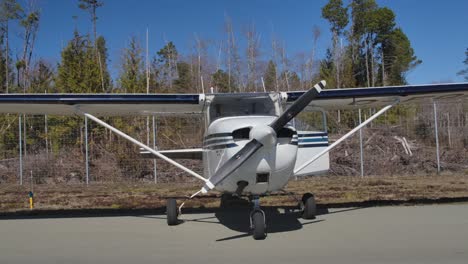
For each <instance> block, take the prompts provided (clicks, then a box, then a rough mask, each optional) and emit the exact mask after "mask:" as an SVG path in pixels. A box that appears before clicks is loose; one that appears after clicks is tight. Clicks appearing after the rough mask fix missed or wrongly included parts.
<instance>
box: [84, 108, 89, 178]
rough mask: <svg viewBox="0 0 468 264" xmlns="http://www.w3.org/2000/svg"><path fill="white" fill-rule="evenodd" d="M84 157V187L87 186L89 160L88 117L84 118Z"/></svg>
mask: <svg viewBox="0 0 468 264" xmlns="http://www.w3.org/2000/svg"><path fill="white" fill-rule="evenodd" d="M85 153H86V154H85V155H86V165H85V166H86V185H88V184H89V159H88V117H87V116H85Z"/></svg>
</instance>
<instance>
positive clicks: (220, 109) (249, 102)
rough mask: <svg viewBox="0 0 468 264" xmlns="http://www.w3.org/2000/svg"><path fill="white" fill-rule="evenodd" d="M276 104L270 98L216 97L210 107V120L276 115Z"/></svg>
mask: <svg viewBox="0 0 468 264" xmlns="http://www.w3.org/2000/svg"><path fill="white" fill-rule="evenodd" d="M275 114H276V113H275V104H274V103H273V101H272V100H271V98H270V97H269V96H258V97H248V96H244V97H242V96H239V97H234V98H233V97H232V96H230V97H215V98H214V100H213V102H212V103H211V105H210V120H211V122H213V121H214V120H215V119H218V118H222V117H229V116H249V115H275Z"/></svg>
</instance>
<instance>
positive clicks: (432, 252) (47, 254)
mask: <svg viewBox="0 0 468 264" xmlns="http://www.w3.org/2000/svg"><path fill="white" fill-rule="evenodd" d="M265 211H266V213H267V230H268V236H267V238H266V239H265V240H261V241H256V240H253V238H252V237H251V235H250V233H249V219H248V214H249V211H248V209H233V210H214V211H212V210H203V209H202V210H198V211H195V213H188V214H184V215H182V216H181V219H182V220H183V222H182V223H180V224H179V225H177V226H167V224H166V219H165V216H164V215H133V216H108V217H102V216H94V217H89V216H88V217H74V216H63V217H61V216H34V217H33V216H32V217H18V218H16V219H15V217H10V218H7V219H2V220H0V263H34V264H42V263H44V264H45V263H48V264H49V263H113V264H115V263H132V264H134V263H179V264H181V263H191V264H193V263H236V264H239V263H346V264H351V263H464V264H466V263H468V204H466V203H465V204H449V205H425V206H396V207H390V206H385V207H369V208H342V209H329V210H327V209H321V210H320V215H319V216H317V218H316V219H314V220H303V219H301V218H300V215H299V213H297V212H290V211H289V210H285V209H283V208H276V207H270V208H266V209H265Z"/></svg>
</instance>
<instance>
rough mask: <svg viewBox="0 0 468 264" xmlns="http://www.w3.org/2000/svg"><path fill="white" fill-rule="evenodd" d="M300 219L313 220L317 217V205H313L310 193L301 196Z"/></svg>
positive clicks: (313, 199) (312, 196)
mask: <svg viewBox="0 0 468 264" xmlns="http://www.w3.org/2000/svg"><path fill="white" fill-rule="evenodd" d="M300 207H301V210H302V218H304V219H315V216H316V215H317V204H316V203H315V197H314V195H313V194H311V193H305V194H304V195H303V196H302V199H301V204H300Z"/></svg>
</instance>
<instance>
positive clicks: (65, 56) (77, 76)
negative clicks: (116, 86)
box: [56, 31, 101, 93]
mask: <svg viewBox="0 0 468 264" xmlns="http://www.w3.org/2000/svg"><path fill="white" fill-rule="evenodd" d="M91 43H92V42H91V41H90V39H89V36H81V35H79V33H78V32H77V31H75V33H74V37H73V39H72V40H70V42H69V43H68V45H67V46H66V47H65V48H64V49H63V51H62V60H61V62H60V64H59V65H58V69H57V72H58V75H57V80H56V84H57V90H58V91H59V92H68V93H96V92H99V91H101V77H100V69H99V65H98V64H97V63H96V61H95V60H94V48H93V46H92V45H91Z"/></svg>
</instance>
